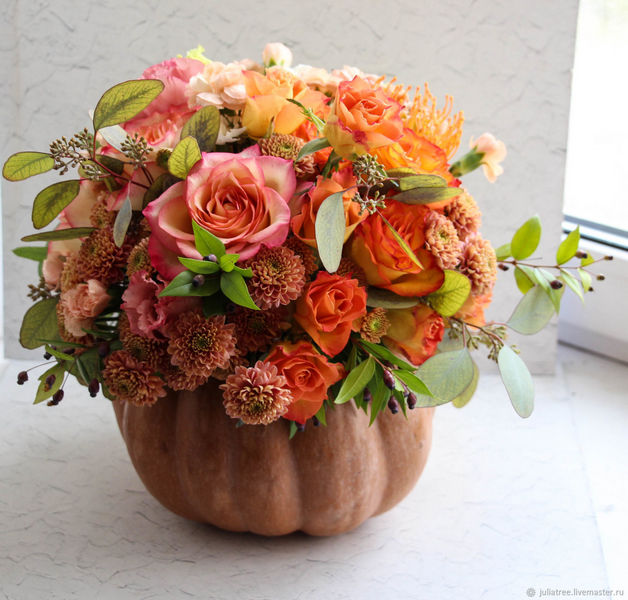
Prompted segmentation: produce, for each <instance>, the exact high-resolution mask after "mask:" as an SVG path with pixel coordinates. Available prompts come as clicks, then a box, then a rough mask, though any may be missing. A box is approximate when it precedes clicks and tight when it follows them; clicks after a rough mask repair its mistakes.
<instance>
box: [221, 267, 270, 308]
mask: <svg viewBox="0 0 628 600" xmlns="http://www.w3.org/2000/svg"><path fill="white" fill-rule="evenodd" d="M220 289H221V290H222V293H223V294H224V295H225V296H227V298H229V300H231V302H233V303H235V304H239V305H240V306H244V307H245V308H250V309H251V310H260V308H259V306H257V304H255V302H253V298H251V294H249V289H248V288H247V287H246V282H245V281H244V277H242V275H240V273H238V272H237V271H230V272H229V273H222V275H221V277H220Z"/></svg>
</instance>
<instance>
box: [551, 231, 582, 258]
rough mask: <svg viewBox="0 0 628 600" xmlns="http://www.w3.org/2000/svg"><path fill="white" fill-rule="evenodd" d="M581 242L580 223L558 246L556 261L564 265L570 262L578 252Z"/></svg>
mask: <svg viewBox="0 0 628 600" xmlns="http://www.w3.org/2000/svg"><path fill="white" fill-rule="evenodd" d="M579 244H580V225H578V226H577V227H576V228H575V229H574V230H573V231H572V232H571V233H570V234H569V235H568V236H567V237H566V238H565V239H564V240H563V241H562V242H561V243H560V246H558V250H557V251H556V263H557V264H559V265H563V264H565V263H566V262H569V261H570V260H571V259H572V258H573V257H574V256H575V255H576V252H578V245H579Z"/></svg>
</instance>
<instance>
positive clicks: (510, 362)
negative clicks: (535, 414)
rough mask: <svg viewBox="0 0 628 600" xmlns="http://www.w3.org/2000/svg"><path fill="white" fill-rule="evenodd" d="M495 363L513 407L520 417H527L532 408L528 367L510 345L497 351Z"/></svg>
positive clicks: (532, 397) (532, 391)
mask: <svg viewBox="0 0 628 600" xmlns="http://www.w3.org/2000/svg"><path fill="white" fill-rule="evenodd" d="M497 364H498V365H499V373H500V375H501V377H502V381H503V382H504V386H505V387H506V391H507V392H508V395H509V396H510V401H511V402H512V406H513V408H514V409H515V410H516V411H517V414H518V415H519V416H520V417H523V418H524V419H525V418H527V417H529V416H530V415H531V414H532V410H533V409H534V382H533V381H532V376H531V375H530V371H528V367H526V365H525V363H524V362H523V360H521V357H520V356H519V355H518V354H517V353H516V352H515V351H514V350H513V349H512V348H510V346H503V347H502V349H501V350H500V351H499V355H498V357H497Z"/></svg>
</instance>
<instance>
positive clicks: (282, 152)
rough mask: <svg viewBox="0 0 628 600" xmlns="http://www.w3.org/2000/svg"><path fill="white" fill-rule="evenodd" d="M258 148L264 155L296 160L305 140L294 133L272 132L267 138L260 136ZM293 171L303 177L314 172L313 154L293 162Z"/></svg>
mask: <svg viewBox="0 0 628 600" xmlns="http://www.w3.org/2000/svg"><path fill="white" fill-rule="evenodd" d="M257 143H258V145H259V148H260V150H261V152H262V154H263V155H265V156H278V157H279V158H285V159H286V160H292V161H296V159H297V156H298V155H299V152H300V151H301V148H303V146H304V144H305V142H304V141H303V140H302V139H301V138H298V137H296V136H294V135H288V134H283V133H282V134H274V135H271V136H270V137H269V138H262V139H260V140H259V141H258V142H257ZM294 172H295V174H296V176H297V178H300V179H304V178H306V177H308V176H309V175H313V174H314V173H315V172H316V163H315V162H314V155H313V154H309V155H308V156H305V157H303V158H302V159H301V160H300V161H298V162H295V163H294Z"/></svg>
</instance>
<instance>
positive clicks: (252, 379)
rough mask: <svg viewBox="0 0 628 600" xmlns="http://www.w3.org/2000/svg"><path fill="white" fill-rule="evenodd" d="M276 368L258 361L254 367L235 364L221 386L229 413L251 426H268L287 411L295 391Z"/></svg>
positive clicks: (224, 402)
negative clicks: (233, 370)
mask: <svg viewBox="0 0 628 600" xmlns="http://www.w3.org/2000/svg"><path fill="white" fill-rule="evenodd" d="M286 384H287V382H286V378H285V377H284V376H283V375H279V374H278V371H277V367H274V366H272V365H270V364H268V363H265V362H262V361H258V362H257V363H255V366H254V367H236V369H235V373H233V375H229V377H227V380H226V381H225V383H223V384H222V385H221V386H220V388H221V389H222V390H223V404H224V406H225V410H226V412H227V414H228V415H229V416H230V417H232V418H234V419H241V420H242V421H243V422H244V423H247V424H249V425H268V424H269V423H272V422H273V421H276V420H277V419H278V418H279V417H281V415H283V414H285V413H286V411H287V410H288V406H289V405H290V403H291V402H292V392H290V390H289V389H288V388H287V387H286Z"/></svg>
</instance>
